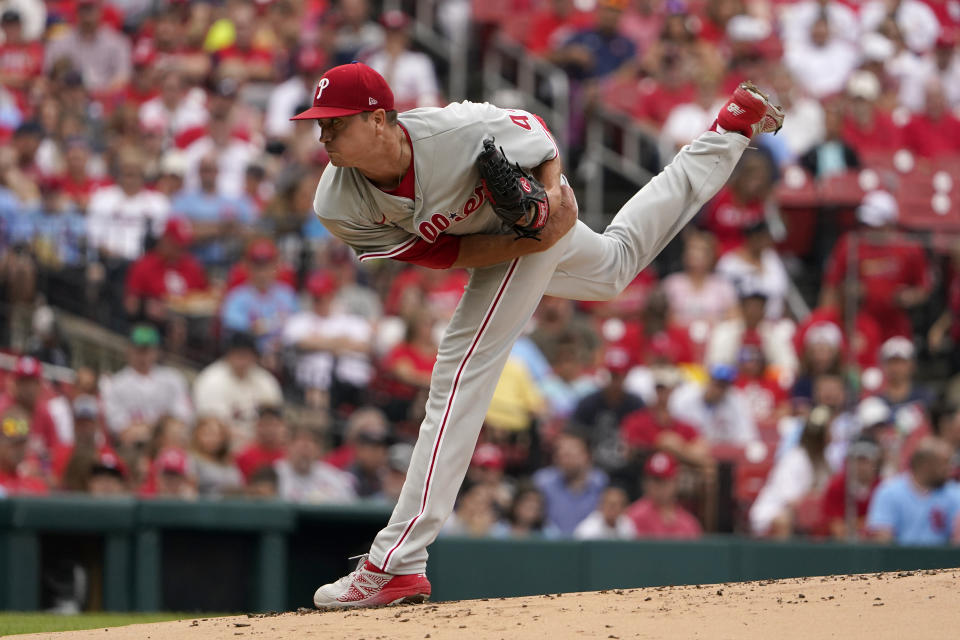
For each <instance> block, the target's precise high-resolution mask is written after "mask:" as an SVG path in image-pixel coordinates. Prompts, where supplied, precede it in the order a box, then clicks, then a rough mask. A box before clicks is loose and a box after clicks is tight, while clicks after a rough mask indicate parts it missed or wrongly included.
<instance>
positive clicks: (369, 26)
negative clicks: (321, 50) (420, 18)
mask: <svg viewBox="0 0 960 640" xmlns="http://www.w3.org/2000/svg"><path fill="white" fill-rule="evenodd" d="M339 4H340V10H339V11H338V12H337V13H336V14H335V15H334V19H335V20H336V24H337V27H336V32H335V33H334V36H333V60H332V61H331V62H332V65H333V66H336V65H340V64H347V63H349V62H352V61H353V60H355V59H356V57H357V55H358V54H359V53H360V52H361V51H364V50H368V51H369V50H371V49H375V48H377V47H380V46H382V45H383V42H384V39H385V36H384V32H383V27H381V26H380V25H379V24H377V23H376V22H375V21H374V20H372V19H371V17H370V3H369V2H368V0H341V2H340V3H339Z"/></svg>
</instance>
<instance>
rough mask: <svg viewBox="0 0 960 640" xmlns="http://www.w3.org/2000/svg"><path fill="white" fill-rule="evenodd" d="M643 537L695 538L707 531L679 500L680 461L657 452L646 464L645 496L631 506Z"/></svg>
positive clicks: (638, 530) (634, 520) (629, 515)
mask: <svg viewBox="0 0 960 640" xmlns="http://www.w3.org/2000/svg"><path fill="white" fill-rule="evenodd" d="M627 517H628V518H630V520H632V521H633V526H634V528H635V529H636V530H637V537H640V538H674V539H693V538H699V537H700V536H701V535H702V534H703V529H702V528H701V526H700V523H699V522H698V521H697V519H696V518H695V517H693V515H691V514H690V513H689V512H688V511H687V510H686V509H684V508H683V507H681V506H680V505H679V504H678V503H677V461H676V460H675V459H674V458H673V456H671V455H670V454H669V453H665V452H662V451H660V452H657V453H655V454H653V455H652V456H650V458H649V459H648V460H647V463H646V465H644V479H643V498H641V499H640V500H637V501H636V502H634V503H633V504H632V505H630V507H629V508H628V509H627Z"/></svg>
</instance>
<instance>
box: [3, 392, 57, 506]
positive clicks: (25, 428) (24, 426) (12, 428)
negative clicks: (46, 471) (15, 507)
mask: <svg viewBox="0 0 960 640" xmlns="http://www.w3.org/2000/svg"><path fill="white" fill-rule="evenodd" d="M30 437H31V433H30V418H29V414H28V413H27V412H25V411H24V410H23V409H21V408H20V407H16V406H8V407H7V408H5V409H3V410H0V489H3V490H5V492H6V493H8V494H10V495H17V494H28V495H29V494H45V493H47V484H46V482H45V481H44V479H43V477H42V476H41V475H40V473H39V465H37V464H36V463H35V462H33V461H31V460H30V457H29V441H30Z"/></svg>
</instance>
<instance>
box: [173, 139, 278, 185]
mask: <svg viewBox="0 0 960 640" xmlns="http://www.w3.org/2000/svg"><path fill="white" fill-rule="evenodd" d="M211 152H212V153H214V154H215V155H216V156H217V168H218V170H219V173H218V175H217V193H218V194H220V195H221V196H226V197H229V198H238V197H240V196H242V195H243V193H244V186H245V182H246V177H247V166H248V165H249V164H250V163H252V162H253V161H254V160H256V159H257V156H258V155H259V151H258V149H257V147H256V146H255V145H252V144H250V143H249V142H246V141H245V140H240V139H239V138H231V139H230V140H229V141H228V142H227V144H226V146H224V147H222V148H220V147H217V144H216V143H215V142H214V141H213V138H211V137H210V136H204V137H203V138H200V139H199V140H197V141H196V142H194V143H193V144H191V145H190V146H189V147H187V148H186V149H185V150H184V152H183V158H184V161H185V163H186V167H187V168H186V171H185V172H184V174H183V188H184V190H185V191H188V192H189V191H197V190H199V189H200V161H201V160H203V158H204V157H205V156H206V155H207V154H209V153H211Z"/></svg>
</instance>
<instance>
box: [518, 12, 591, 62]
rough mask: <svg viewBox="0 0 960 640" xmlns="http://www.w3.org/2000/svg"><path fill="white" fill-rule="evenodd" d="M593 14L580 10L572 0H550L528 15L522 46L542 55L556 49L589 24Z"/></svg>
mask: <svg viewBox="0 0 960 640" xmlns="http://www.w3.org/2000/svg"><path fill="white" fill-rule="evenodd" d="M592 20H593V14H591V13H590V12H589V11H581V10H580V9H578V8H577V7H576V6H575V5H574V3H573V1H572V0H550V1H549V3H548V6H546V7H543V8H542V9H540V10H539V11H537V12H536V13H534V14H533V15H532V16H531V17H530V23H529V26H528V27H527V30H526V35H525V36H524V39H523V46H524V47H525V48H526V49H527V50H529V51H530V52H531V53H535V54H538V55H544V54H546V53H548V52H549V51H551V50H553V49H557V48H559V47H560V45H561V44H563V43H564V42H566V41H567V40H568V39H569V38H570V36H572V35H573V34H574V33H576V32H577V31H578V30H580V29H585V28H586V27H589V26H590V23H591V22H592Z"/></svg>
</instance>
